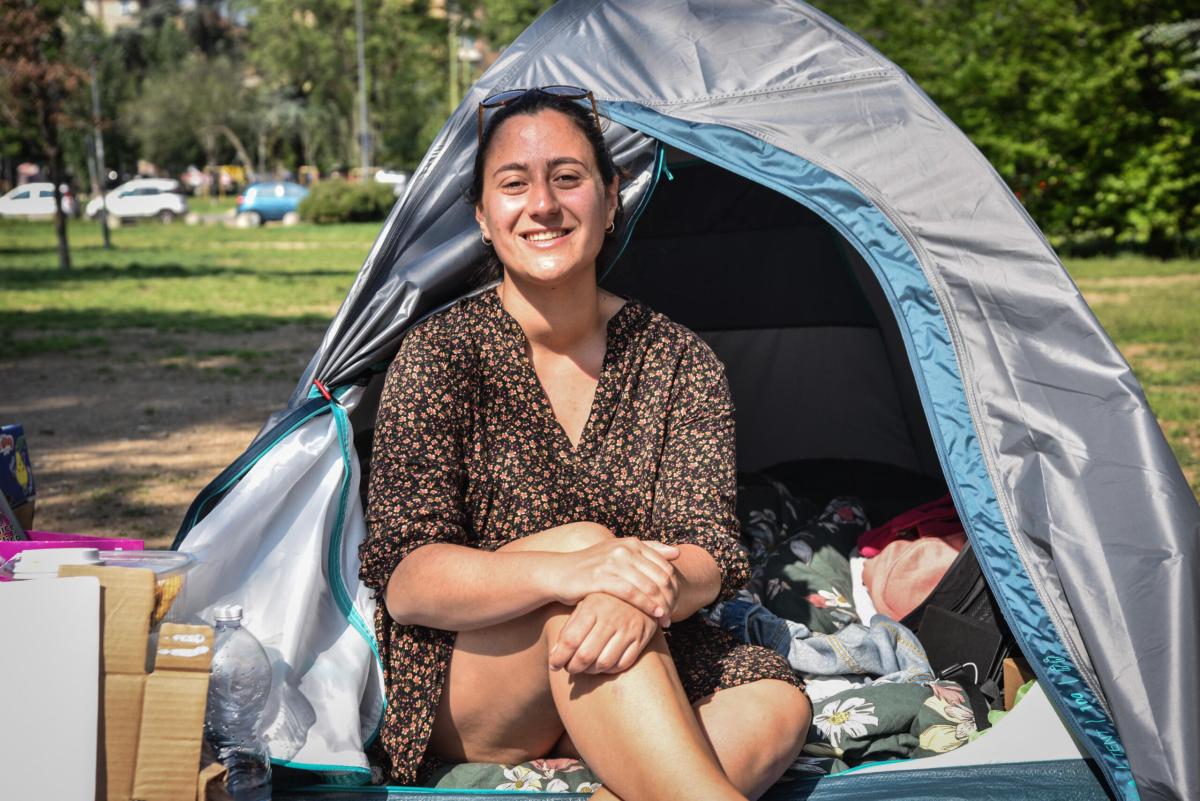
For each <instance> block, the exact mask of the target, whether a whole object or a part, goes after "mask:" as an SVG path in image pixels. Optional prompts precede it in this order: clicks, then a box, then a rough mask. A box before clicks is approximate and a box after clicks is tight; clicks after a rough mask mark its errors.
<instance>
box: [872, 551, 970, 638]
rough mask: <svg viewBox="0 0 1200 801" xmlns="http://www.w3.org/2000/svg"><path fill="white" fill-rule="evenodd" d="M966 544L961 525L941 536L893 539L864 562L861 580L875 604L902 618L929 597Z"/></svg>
mask: <svg viewBox="0 0 1200 801" xmlns="http://www.w3.org/2000/svg"><path fill="white" fill-rule="evenodd" d="M966 544H967V536H966V534H964V533H963V532H962V529H961V528H960V529H959V531H958V533H957V534H951V535H948V536H944V537H920V538H919V539H915V540H895V541H894V542H892V543H890V544H889V545H888V546H887V547H885V548H884V549H883V550H882V551H881V552H880V553H879V555H878V556H876V557H875V558H873V559H868V560H867V562H866V563H865V564H864V565H863V583H864V584H866V585H867V592H868V593H869V594H870V596H871V601H872V602H874V604H875V608H876V609H877V610H878V611H879V612H880V613H881V614H884V615H887V616H888V617H890V618H892V619H893V620H902V619H903V618H905V617H907V616H908V614H909V613H910V612H912V611H913V610H914V609H916V608H917V607H918V606H920V605H921V602H922V601H924V600H925V599H926V598H928V597H929V593H931V592H933V588H934V587H936V586H937V585H938V582H939V581H941V580H942V577H943V576H945V575H946V571H947V570H948V569H949V568H950V565H951V564H953V562H954V560H955V559H956V558H957V557H958V552H959V551H961V550H962V549H963V546H965V545H966Z"/></svg>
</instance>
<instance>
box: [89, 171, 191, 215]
mask: <svg viewBox="0 0 1200 801" xmlns="http://www.w3.org/2000/svg"><path fill="white" fill-rule="evenodd" d="M104 198H105V200H106V201H107V202H108V216H109V219H110V220H111V219H113V218H117V219H122V220H131V219H137V218H146V217H157V218H158V219H160V220H162V221H163V222H171V220H174V219H175V218H176V217H182V216H183V215H185V214H187V210H188V209H187V199H186V198H185V197H184V196H183V194H182V192H181V190H180V187H179V182H178V181H176V180H174V179H171V178H134V179H133V180H132V181H127V182H125V183H123V184H121V185H120V186H118V187H117V188H116V189H114V190H112V191H111V192H109V193H108V194H107V195H105V196H104ZM100 205H101V204H100V198H98V197H96V198H92V200H91V202H89V203H88V204H87V216H88V217H93V218H94V217H96V216H98V215H99V214H100Z"/></svg>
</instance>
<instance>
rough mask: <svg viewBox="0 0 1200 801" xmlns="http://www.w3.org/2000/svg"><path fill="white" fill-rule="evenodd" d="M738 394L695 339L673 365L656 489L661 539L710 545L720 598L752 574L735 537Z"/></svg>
mask: <svg viewBox="0 0 1200 801" xmlns="http://www.w3.org/2000/svg"><path fill="white" fill-rule="evenodd" d="M736 497H737V473H736V466H735V458H734V425H733V400H732V398H731V397H730V395H729V384H728V382H727V381H726V380H725V370H724V367H723V365H722V364H721V363H720V361H719V360H718V359H717V357H716V356H715V355H714V354H713V353H712V351H711V350H709V349H708V346H707V345H705V344H704V343H703V342H702V341H699V340H696V341H695V343H694V345H692V346H691V347H690V348H689V349H688V351H687V352H686V353H685V354H684V356H683V358H682V360H681V361H680V363H679V366H678V368H677V371H676V375H675V379H674V383H673V386H672V389H671V398H670V406H669V409H668V415H667V431H666V442H665V444H664V447H663V454H662V459H661V461H660V464H659V470H658V479H657V482H656V484H655V488H654V513H653V527H654V530H655V531H657V532H659V536H660V537H661V538H662V539H663V541H664V542H667V543H670V544H672V545H680V544H685V543H689V544H692V545H698V546H700V547H701V548H703V549H704V550H706V551H708V553H709V555H710V556H712V558H713V559H714V560H715V561H716V563H717V567H718V568H720V571H721V592H720V595H719V597H720V598H728V597H730V596H732V595H733V594H734V593H735V592H736V591H737V590H738V588H740V587H741V586H742V585H744V584H745V583H746V581H747V580H748V579H749V577H750V565H749V561H748V559H747V557H746V552H745V550H744V549H743V548H742V547H741V544H740V543H739V541H738V522H737V512H736Z"/></svg>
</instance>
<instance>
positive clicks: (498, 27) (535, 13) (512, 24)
mask: <svg viewBox="0 0 1200 801" xmlns="http://www.w3.org/2000/svg"><path fill="white" fill-rule="evenodd" d="M552 5H554V0H482V2H481V3H480V6H481V8H482V10H483V14H482V16H483V20H482V23H481V30H480V32H481V33H482V34H483V35H484V37H486V38H487V39H488V41H490V42H491V43H492V44H493V46H494V47H495V48H496V49H497V50H501V49H503V48H505V47H507V46H508V45H509V44H510V43H511V42H512V40H513V39H516V38H517V37H518V36H520V35H521V32H522V31H524V30H525V29H526V28H528V27H529V25H530V24H531V23H532V22H533V21H534V20H535V19H537V18H538V17H539V16H540V15H541V14H542V13H543V12H545V11H546V10H547V9H548V8H550V6H552Z"/></svg>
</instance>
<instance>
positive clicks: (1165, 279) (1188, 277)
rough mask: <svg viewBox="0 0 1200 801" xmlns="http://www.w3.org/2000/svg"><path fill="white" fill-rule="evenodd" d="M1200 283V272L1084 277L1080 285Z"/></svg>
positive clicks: (1121, 286) (1127, 286)
mask: <svg viewBox="0 0 1200 801" xmlns="http://www.w3.org/2000/svg"><path fill="white" fill-rule="evenodd" d="M1196 283H1200V273H1180V274H1178V275H1116V276H1110V277H1107V278H1083V279H1080V281H1079V286H1080V287H1086V288H1087V289H1100V290H1105V289H1133V288H1135V287H1146V286H1151V287H1161V286H1179V285H1181V284H1196Z"/></svg>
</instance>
